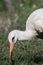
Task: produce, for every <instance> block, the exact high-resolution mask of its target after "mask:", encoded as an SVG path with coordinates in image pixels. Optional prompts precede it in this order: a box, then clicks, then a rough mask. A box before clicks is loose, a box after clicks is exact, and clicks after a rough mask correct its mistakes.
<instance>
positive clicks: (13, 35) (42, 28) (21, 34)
mask: <svg viewBox="0 0 43 65" xmlns="http://www.w3.org/2000/svg"><path fill="white" fill-rule="evenodd" d="M42 35H43V8H40V9H37V10H35V11H34V12H33V13H32V14H31V15H30V16H29V17H28V19H27V22H26V30H25V31H20V30H13V31H11V32H10V33H9V35H8V40H9V42H10V51H9V58H10V60H12V54H13V49H14V47H15V43H16V42H17V40H19V41H20V40H32V39H33V38H34V37H38V38H43V36H42Z"/></svg>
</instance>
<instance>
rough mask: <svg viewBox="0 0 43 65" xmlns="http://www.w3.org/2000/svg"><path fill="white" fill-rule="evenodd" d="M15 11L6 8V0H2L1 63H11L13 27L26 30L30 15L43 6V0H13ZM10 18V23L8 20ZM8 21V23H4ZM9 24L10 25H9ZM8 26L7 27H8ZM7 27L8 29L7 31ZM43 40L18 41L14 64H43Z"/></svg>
mask: <svg viewBox="0 0 43 65" xmlns="http://www.w3.org/2000/svg"><path fill="white" fill-rule="evenodd" d="M12 4H13V6H14V12H8V11H7V10H6V6H5V2H4V0H0V17H1V18H0V22H1V20H2V24H1V25H0V27H1V29H0V64H1V65H11V64H10V62H9V58H8V55H9V42H8V39H7V37H8V34H9V32H10V31H11V30H13V29H19V30H25V24H26V20H27V18H28V16H29V15H30V14H31V13H32V12H33V11H34V10H36V9H38V8H43V0H12ZM7 18H9V19H10V20H9V21H10V24H9V23H8V24H7V22H9V21H8V20H7ZM4 23H6V24H7V25H6V24H4ZM8 25H9V26H8ZM6 27H7V28H6ZM6 29H7V31H6ZM42 64H43V40H41V39H34V40H32V41H24V42H17V44H16V47H15V50H14V53H13V63H12V65H42Z"/></svg>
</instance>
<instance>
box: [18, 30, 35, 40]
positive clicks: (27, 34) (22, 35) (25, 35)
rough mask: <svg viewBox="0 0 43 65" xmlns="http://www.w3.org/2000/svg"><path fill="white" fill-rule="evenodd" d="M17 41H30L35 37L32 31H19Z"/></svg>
mask: <svg viewBox="0 0 43 65" xmlns="http://www.w3.org/2000/svg"><path fill="white" fill-rule="evenodd" d="M18 33H19V34H18V40H31V39H32V38H33V37H34V36H35V32H34V31H32V30H28V31H27V30H26V31H19V32H18Z"/></svg>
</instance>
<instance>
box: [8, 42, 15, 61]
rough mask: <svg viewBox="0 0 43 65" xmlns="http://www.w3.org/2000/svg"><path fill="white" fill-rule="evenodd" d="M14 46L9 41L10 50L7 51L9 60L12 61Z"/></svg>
mask: <svg viewBox="0 0 43 65" xmlns="http://www.w3.org/2000/svg"><path fill="white" fill-rule="evenodd" d="M14 46H15V44H14V43H13V42H12V43H10V51H9V59H10V61H12V54H13V50H14Z"/></svg>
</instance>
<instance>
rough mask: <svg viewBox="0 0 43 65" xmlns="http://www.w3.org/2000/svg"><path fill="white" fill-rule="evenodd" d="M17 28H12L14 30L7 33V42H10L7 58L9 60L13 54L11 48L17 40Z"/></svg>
mask: <svg viewBox="0 0 43 65" xmlns="http://www.w3.org/2000/svg"><path fill="white" fill-rule="evenodd" d="M17 38H18V36H17V30H14V31H11V32H10V33H9V35H8V40H9V43H10V45H9V46H10V50H9V58H10V60H12V54H13V49H14V47H15V43H16V41H17Z"/></svg>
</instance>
